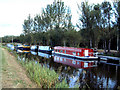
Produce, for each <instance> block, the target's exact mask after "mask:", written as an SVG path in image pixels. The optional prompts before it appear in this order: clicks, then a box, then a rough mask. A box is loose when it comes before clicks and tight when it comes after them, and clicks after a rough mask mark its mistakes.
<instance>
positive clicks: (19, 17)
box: [0, 0, 104, 37]
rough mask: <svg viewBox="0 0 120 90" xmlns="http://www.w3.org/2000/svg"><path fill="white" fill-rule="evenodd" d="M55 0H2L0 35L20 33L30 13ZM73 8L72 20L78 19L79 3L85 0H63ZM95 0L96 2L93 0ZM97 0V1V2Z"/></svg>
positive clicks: (38, 11)
mask: <svg viewBox="0 0 120 90" xmlns="http://www.w3.org/2000/svg"><path fill="white" fill-rule="evenodd" d="M53 1H54V0H0V37H3V36H5V35H15V36H17V35H20V34H21V33H22V30H23V27H22V24H23V22H24V20H25V19H27V17H28V15H29V14H31V16H32V17H34V16H35V15H36V14H39V13H41V10H42V8H45V7H46V6H47V4H52V3H53ZM62 1H64V3H65V5H67V6H69V7H70V8H71V12H72V22H73V24H74V25H76V22H77V20H78V14H77V9H78V7H77V3H79V4H80V3H81V1H84V0H62ZM93 1H94V2H93ZM95 1H96V2H95ZM102 1H104V0H89V3H101V2H102Z"/></svg>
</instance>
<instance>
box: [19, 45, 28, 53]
mask: <svg viewBox="0 0 120 90" xmlns="http://www.w3.org/2000/svg"><path fill="white" fill-rule="evenodd" d="M17 52H18V53H29V52H30V46H29V45H18V46H17Z"/></svg>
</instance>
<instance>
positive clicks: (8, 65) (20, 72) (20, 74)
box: [0, 48, 37, 88]
mask: <svg viewBox="0 0 120 90" xmlns="http://www.w3.org/2000/svg"><path fill="white" fill-rule="evenodd" d="M0 52H2V58H1V59H0V61H2V84H1V85H2V88H36V87H37V85H36V84H35V83H33V82H32V81H31V80H30V79H29V78H28V77H27V75H26V71H25V70H24V69H23V68H22V67H21V65H20V64H19V63H18V62H17V61H16V58H15V56H14V55H13V54H12V53H10V52H8V51H7V50H6V49H3V48H0Z"/></svg>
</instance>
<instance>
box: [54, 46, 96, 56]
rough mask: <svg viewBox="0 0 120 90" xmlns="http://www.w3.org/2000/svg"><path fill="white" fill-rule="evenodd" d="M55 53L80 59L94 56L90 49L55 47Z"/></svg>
mask: <svg viewBox="0 0 120 90" xmlns="http://www.w3.org/2000/svg"><path fill="white" fill-rule="evenodd" d="M54 52H55V53H62V54H64V55H72V56H79V57H90V56H93V53H94V51H93V49H88V48H73V47H59V46H58V47H54Z"/></svg>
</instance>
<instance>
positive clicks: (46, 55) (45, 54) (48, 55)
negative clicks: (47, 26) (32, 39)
mask: <svg viewBox="0 0 120 90" xmlns="http://www.w3.org/2000/svg"><path fill="white" fill-rule="evenodd" d="M38 56H41V57H45V58H48V59H49V58H50V57H51V56H52V55H51V54H47V53H42V52H38Z"/></svg>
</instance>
